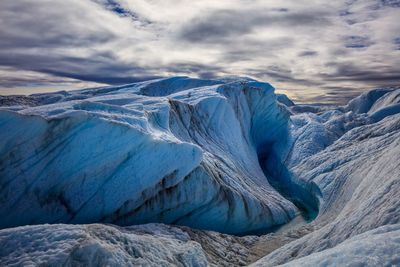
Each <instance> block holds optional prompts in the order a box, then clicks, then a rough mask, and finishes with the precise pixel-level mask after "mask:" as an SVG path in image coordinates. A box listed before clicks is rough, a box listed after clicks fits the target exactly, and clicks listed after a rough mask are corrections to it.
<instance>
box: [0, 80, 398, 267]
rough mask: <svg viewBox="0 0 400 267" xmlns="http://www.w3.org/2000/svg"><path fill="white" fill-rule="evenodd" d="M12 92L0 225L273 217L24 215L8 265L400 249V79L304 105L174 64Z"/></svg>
mask: <svg viewBox="0 0 400 267" xmlns="http://www.w3.org/2000/svg"><path fill="white" fill-rule="evenodd" d="M0 100H1V101H2V105H3V107H1V108H0V126H1V130H2V131H1V132H0V199H1V201H2V205H1V206H0V218H1V220H0V224H1V227H3V228H4V227H14V226H18V225H25V224H41V223H95V222H105V223H112V224H117V225H120V226H124V225H134V224H141V223H148V222H163V223H168V224H178V225H186V226H190V227H194V228H200V229H211V230H216V231H219V232H224V233H234V234H243V233H251V232H257V233H262V232H264V233H265V232H268V231H274V232H273V233H270V234H267V235H263V236H260V237H256V236H246V237H238V236H230V235H224V234H220V233H215V232H209V231H201V230H193V229H190V228H186V227H182V226H180V227H173V226H166V225H159V224H157V225H155V224H149V225H139V226H129V227H118V226H111V225H102V224H87V225H67V224H55V225H38V226H24V227H15V228H11V229H3V230H0V247H1V248H2V249H1V250H0V263H1V264H0V265H7V264H11V263H14V264H17V265H18V264H19V265H28V264H32V265H40V264H44V265H60V264H62V263H64V264H65V265H77V264H83V265H89V264H93V265H117V266H118V265H145V266H146V265H149V266H163V265H166V266H170V265H181V266H207V265H216V266H242V265H246V264H250V263H254V265H255V266H277V265H280V264H287V265H288V266H397V265H400V258H399V253H398V252H399V250H400V244H399V242H400V241H399V240H400V228H399V224H400V195H399V192H400V157H399V155H400V106H399V105H400V104H399V102H400V89H399V88H382V89H377V90H373V91H370V92H367V93H365V94H362V95H361V96H359V97H357V98H355V99H353V100H352V101H350V102H349V104H348V105H346V106H337V107H335V106H319V105H302V106H299V105H294V103H292V102H291V101H290V99H288V98H287V97H285V96H282V95H280V96H276V95H275V94H274V89H273V88H272V87H271V86H270V85H269V84H267V83H261V82H257V81H255V80H252V79H246V78H229V79H219V80H202V79H191V78H187V77H173V78H169V79H159V80H153V81H146V82H141V83H135V84H130V85H124V86H113V87H104V88H97V89H87V90H80V91H73V92H58V93H53V94H40V95H32V96H28V97H5V98H2V99H0ZM300 215H301V216H300ZM16 248H18V249H16Z"/></svg>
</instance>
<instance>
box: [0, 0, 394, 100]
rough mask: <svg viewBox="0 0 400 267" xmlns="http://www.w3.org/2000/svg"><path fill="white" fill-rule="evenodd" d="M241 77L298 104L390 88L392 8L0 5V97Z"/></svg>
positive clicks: (369, 0) (42, 1)
mask: <svg viewBox="0 0 400 267" xmlns="http://www.w3.org/2000/svg"><path fill="white" fill-rule="evenodd" d="M177 75H179V76H190V77H200V78H217V77H222V76H230V75H236V76H247V77H251V78H255V79H257V80H260V81H266V82H269V83H271V84H272V85H273V86H274V87H275V88H276V89H277V91H278V92H281V93H286V94H287V95H288V96H289V97H291V98H293V99H295V100H296V101H298V102H326V103H329V102H340V103H342V102H345V101H347V99H348V98H350V97H353V96H355V95H358V94H359V93H360V91H363V90H368V89H371V88H377V87H383V86H395V85H400V0H358V1H357V0H343V1H342V0H338V1H326V0H324V1H322V0H309V1H305V0H281V1H272V0H264V1H261V0H229V1H228V0H218V1H217V0H201V1H200V0H197V1H196V0H65V1H55V0H18V1H16V0H1V1H0V94H2V95H9V94H30V93H36V92H48V91H57V90H70V89H79V88H86V87H97V86H104V85H114V84H125V83H133V82H136V81H142V80H147V79H153V78H159V77H169V76H177Z"/></svg>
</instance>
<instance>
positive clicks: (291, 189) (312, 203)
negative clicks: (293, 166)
mask: <svg viewBox="0 0 400 267" xmlns="http://www.w3.org/2000/svg"><path fill="white" fill-rule="evenodd" d="M258 160H259V163H260V166H261V168H262V170H263V172H264V174H265V176H266V177H267V179H268V182H269V183H270V184H271V186H272V187H274V188H275V190H277V191H278V192H279V193H280V194H281V195H282V196H283V197H285V198H286V199H288V200H289V201H291V202H292V203H293V204H294V205H295V206H296V207H297V208H298V209H299V210H300V212H301V215H302V217H303V219H304V220H305V221H306V222H311V221H312V220H314V219H315V218H316V217H317V215H318V210H319V201H318V197H317V194H318V193H317V192H318V191H319V190H316V189H315V188H313V187H312V185H310V184H307V183H305V182H302V181H301V180H300V179H296V177H294V176H293V174H291V173H290V172H289V170H288V169H287V167H286V166H285V164H284V163H282V162H281V159H280V158H279V156H277V154H276V152H275V151H274V149H273V144H271V143H269V144H264V145H262V146H260V149H259V150H258Z"/></svg>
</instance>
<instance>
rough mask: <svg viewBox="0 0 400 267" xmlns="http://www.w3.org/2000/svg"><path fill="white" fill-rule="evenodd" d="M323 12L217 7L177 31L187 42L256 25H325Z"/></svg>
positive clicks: (246, 30) (241, 31)
mask: <svg viewBox="0 0 400 267" xmlns="http://www.w3.org/2000/svg"><path fill="white" fill-rule="evenodd" d="M329 23H330V20H329V17H328V14H327V13H325V12H324V13H318V12H313V11H311V10H310V11H304V12H302V13H296V12H289V11H285V12H276V10H230V9H226V10H218V11H214V12H210V13H209V14H207V15H206V16H203V17H201V18H196V19H194V20H193V21H191V22H190V23H189V24H188V25H186V26H184V27H183V29H182V31H181V32H180V34H179V37H180V38H181V39H182V40H185V41H188V42H206V43H207V42H217V41H221V40H224V39H225V38H227V37H232V36H238V35H242V34H245V33H249V32H251V31H254V30H256V29H257V28H258V27H262V26H263V27H266V26H268V27H302V26H315V25H320V26H322V25H327V24H329Z"/></svg>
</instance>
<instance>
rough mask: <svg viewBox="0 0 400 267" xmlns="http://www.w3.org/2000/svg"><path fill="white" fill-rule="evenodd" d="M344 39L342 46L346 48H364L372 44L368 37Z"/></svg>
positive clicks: (347, 37) (348, 37)
mask: <svg viewBox="0 0 400 267" xmlns="http://www.w3.org/2000/svg"><path fill="white" fill-rule="evenodd" d="M343 39H344V45H345V47H347V48H366V47H369V46H371V45H373V44H374V43H373V42H372V41H371V40H370V38H369V37H368V36H354V35H351V36H346V37H344V38H343Z"/></svg>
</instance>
